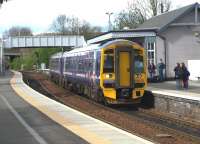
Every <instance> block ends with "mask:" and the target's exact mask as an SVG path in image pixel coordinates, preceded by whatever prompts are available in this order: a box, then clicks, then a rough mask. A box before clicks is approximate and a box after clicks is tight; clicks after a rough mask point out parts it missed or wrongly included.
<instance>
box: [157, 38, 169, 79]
mask: <svg viewBox="0 0 200 144" xmlns="http://www.w3.org/2000/svg"><path fill="white" fill-rule="evenodd" d="M158 36H159V37H160V38H161V39H162V40H163V41H164V56H165V58H164V63H165V79H166V78H167V43H166V38H165V37H164V36H161V35H158Z"/></svg>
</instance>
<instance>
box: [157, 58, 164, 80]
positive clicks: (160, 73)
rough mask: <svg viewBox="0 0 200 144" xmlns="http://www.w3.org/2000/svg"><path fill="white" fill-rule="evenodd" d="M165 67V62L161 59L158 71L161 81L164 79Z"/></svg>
mask: <svg viewBox="0 0 200 144" xmlns="http://www.w3.org/2000/svg"><path fill="white" fill-rule="evenodd" d="M164 69H165V64H164V63H163V60H162V59H160V63H158V73H159V80H160V81H163V80H164V74H163V70H164Z"/></svg>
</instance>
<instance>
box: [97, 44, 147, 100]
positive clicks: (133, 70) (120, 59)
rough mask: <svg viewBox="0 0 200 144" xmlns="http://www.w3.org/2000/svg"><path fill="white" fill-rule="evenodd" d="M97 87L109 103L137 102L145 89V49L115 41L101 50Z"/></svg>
mask: <svg viewBox="0 0 200 144" xmlns="http://www.w3.org/2000/svg"><path fill="white" fill-rule="evenodd" d="M101 56H102V57H101V73H100V86H101V89H102V91H103V95H104V100H105V101H106V102H107V103H109V104H131V103H140V101H141V98H142V96H143V95H144V90H145V88H146V83H147V80H146V79H147V78H146V70H145V69H146V65H145V60H144V49H143V48H142V47H141V46H139V45H138V44H136V43H132V42H126V41H124V42H121V43H120V42H118V43H115V44H111V45H108V46H107V47H104V48H103V49H102V51H101Z"/></svg>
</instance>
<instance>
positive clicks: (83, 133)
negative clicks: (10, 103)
mask: <svg viewBox="0 0 200 144" xmlns="http://www.w3.org/2000/svg"><path fill="white" fill-rule="evenodd" d="M10 83H11V86H12V88H13V89H14V90H15V92H16V93H17V94H18V96H20V97H21V98H23V99H24V100H25V101H27V102H28V103H30V104H31V105H32V106H34V107H35V108H36V109H38V110H39V111H40V112H42V113H43V114H45V115H47V116H48V117H49V118H51V119H52V120H54V121H55V122H57V123H58V124H60V125H62V126H63V127H64V128H66V129H68V130H70V131H71V132H73V133H75V134H76V135H78V136H80V137H81V138H83V139H84V140H86V141H88V142H89V143H92V144H111V143H112V142H111V141H109V140H107V139H105V138H103V137H101V136H98V135H96V134H95V133H92V132H90V131H88V130H87V129H85V128H82V127H81V126H80V125H79V124H76V123H74V122H72V121H70V120H67V119H66V118H64V117H62V116H61V115H60V114H59V113H57V112H55V111H52V110H50V109H49V108H48V107H47V106H44V105H43V104H41V103H40V102H39V101H38V100H36V99H35V98H34V97H31V96H29V95H28V94H26V93H24V91H23V90H22V89H21V88H20V87H19V86H17V85H16V76H14V77H13V78H12V79H11V81H10Z"/></svg>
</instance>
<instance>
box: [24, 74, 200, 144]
mask: <svg viewBox="0 0 200 144" xmlns="http://www.w3.org/2000/svg"><path fill="white" fill-rule="evenodd" d="M24 81H25V82H28V83H29V85H30V86H32V87H33V88H34V89H36V90H38V91H39V92H41V93H43V94H44V95H46V96H48V97H50V98H53V99H55V100H57V101H59V102H62V103H64V104H65V105H68V106H70V107H73V108H75V109H77V110H79V111H81V112H84V113H86V114H89V115H91V116H93V117H95V118H98V119H100V120H103V121H106V122H107V123H110V124H112V125H114V126H116V127H119V128H122V129H124V130H126V131H129V132H130V133H133V134H136V135H139V136H141V137H145V138H146V139H150V140H153V141H155V142H158V143H163V144H171V143H174V144H178V143H182V144H190V143H191V144H193V143H194V144H198V143H200V125H199V124H196V123H192V122H187V121H182V120H178V119H174V118H173V117H170V116H165V115H163V114H160V113H158V112H155V111H152V110H148V109H143V108H140V107H126V108H124V107H105V106H103V105H101V104H98V103H95V102H93V101H91V100H89V99H87V98H84V97H81V96H78V95H77V94H74V93H72V92H69V91H66V90H64V89H61V88H59V87H57V86H56V85H54V84H53V83H51V82H50V81H48V80H47V79H46V78H44V77H42V76H41V75H37V74H35V73H24ZM80 103H81V105H80Z"/></svg>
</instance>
